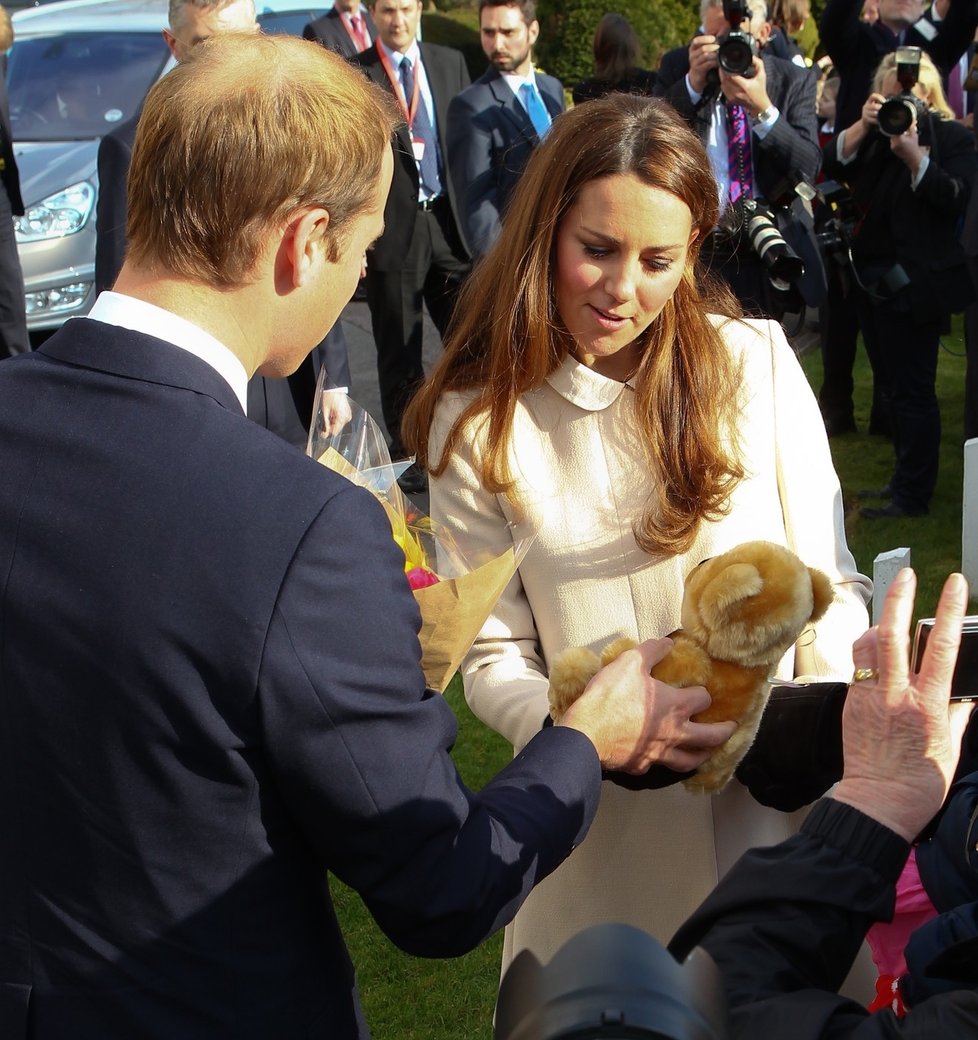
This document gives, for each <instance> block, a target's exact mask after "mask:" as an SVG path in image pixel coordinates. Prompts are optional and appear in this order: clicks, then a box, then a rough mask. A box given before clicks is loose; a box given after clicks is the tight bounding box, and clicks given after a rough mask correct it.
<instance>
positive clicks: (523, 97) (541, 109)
mask: <svg viewBox="0 0 978 1040" xmlns="http://www.w3.org/2000/svg"><path fill="white" fill-rule="evenodd" d="M520 101H522V102H523V107H524V108H525V109H526V114H527V115H528V116H529V117H530V122H531V123H532V124H533V129H534V130H536V132H537V136H538V137H543V135H544V134H545V133H546V132H547V131H548V130H549V129H550V113H549V112H548V111H547V106H546V105H545V104H544V103H543V98H542V97H540V91H539V90H537V85H536V83H524V84H523V85H522V86H521V87H520Z"/></svg>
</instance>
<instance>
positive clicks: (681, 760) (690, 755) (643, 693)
mask: <svg viewBox="0 0 978 1040" xmlns="http://www.w3.org/2000/svg"><path fill="white" fill-rule="evenodd" d="M671 648H672V640H671V639H650V640H648V641H647V642H645V643H641V644H639V646H637V647H636V648H635V649H634V650H629V651H627V652H626V653H624V654H622V655H621V656H620V657H618V658H616V659H615V660H614V661H612V662H611V663H610V664H607V665H605V667H604V668H602V669H601V671H599V672H598V673H597V675H595V676H594V678H593V679H592V680H591V681H590V682H589V683H588V685H587V686H586V687H585V690H584V693H582V694H581V696H580V697H579V698H578V700H576V701H575V702H574V703H573V704H572V705H571V706H570V707H569V708H568V709H567V711H565V712H564V714H563V716H562V718H561V720H560V722H559V723H557V725H559V726H570V727H571V728H572V729H577V730H580V731H581V732H582V733H584V734H585V735H586V736H587V737H589V738H590V739H591V742H592V743H593V744H594V746H595V748H596V749H597V752H598V758H599V759H600V760H601V765H602V766H604V768H605V769H616V770H622V771H624V772H626V773H636V774H637V773H645V772H648V770H649V768H650V767H651V766H653V765H656V764H658V765H663V766H667V767H668V768H669V769H674V770H676V772H680V773H685V772H688V771H689V770H692V769H695V768H696V767H697V766H699V765H700V764H701V763H703V762H705V761H706V759H707V758H708V757H709V755H710V752H711V751H713V750H714V749H715V748H718V747H719V746H720V745H721V744H723V743H724V742H725V741H727V740H729V739H730V737H731V736H732V735H733V733H734V731H735V730H736V728H737V725H736V723H734V722H713V723H706V722H691V721H690V717H691V716H693V715H696V714H698V713H699V712H701V711H703V710H704V709H706V708H708V707H709V706H710V695H709V694H708V693H707V692H706V690H705V689H703V687H702V686H690V687H686V688H685V689H681V690H679V689H675V688H674V687H672V686H667V685H666V684H665V683H661V682H659V681H657V680H656V679H653V678H652V676H651V675H650V674H649V673H650V672H651V670H652V667H653V665H655V664H657V663H658V662H659V661H661V660H662V658H663V657H665V655H666V654H667V653H668V652H669V650H670V649H671Z"/></svg>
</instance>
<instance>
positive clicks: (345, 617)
mask: <svg viewBox="0 0 978 1040" xmlns="http://www.w3.org/2000/svg"><path fill="white" fill-rule="evenodd" d="M340 546H342V547H343V551H340V550H339V548H338V547H340ZM371 618H372V619H377V618H383V622H384V623H383V624H376V623H371V622H370V621H369V620H368V619H371ZM418 624H419V618H418V613H417V607H416V604H415V602H414V599H413V597H412V595H411V593H410V590H409V589H408V586H407V583H406V581H405V580H404V576H403V560H402V559H401V558H400V550H398V549H397V547H396V546H395V545H394V543H393V541H392V539H391V536H390V527H389V523H388V521H387V519H386V516H385V515H384V514H383V513H382V512H381V510H380V508H379V507H378V506H377V504H376V503H375V502H374V501H373V500H372V499H370V498H369V497H368V496H366V495H365V494H364V493H363V492H362V491H360V490H358V489H355V488H353V487H351V488H349V489H347V490H345V491H343V492H341V493H340V494H338V495H336V496H334V497H333V499H331V500H330V501H329V502H328V503H327V505H326V507H325V509H324V511H323V513H322V515H320V517H319V518H318V519H317V520H316V521H315V522H314V523H313V524H312V525H311V527H310V529H309V532H308V535H307V536H306V538H305V539H304V541H303V543H302V544H301V546H300V549H299V551H298V552H297V554H296V556H295V558H294V560H293V563H292V566H291V568H290V571H289V573H288V574H287V577H286V579H285V581H284V583H283V585H282V588H281V592H280V595H279V599H278V604H277V607H276V610H275V612H274V615H273V618H272V621H271V624H270V628H269V632H268V637H267V651H266V653H265V655H264V664H263V666H262V670H261V674H260V676H259V697H260V701H261V711H262V717H263V720H264V729H265V733H266V736H267V746H268V753H269V757H270V763H271V764H270V768H271V771H272V773H273V777H274V779H275V780H276V781H277V785H278V787H279V788H280V789H281V791H282V792H283V793H284V796H285V799H286V803H287V805H288V806H289V809H290V811H291V813H292V814H293V816H294V817H295V818H296V819H297V820H298V822H299V824H300V826H301V827H302V828H303V830H304V831H305V833H306V835H307V836H308V840H309V841H310V842H311V843H312V845H313V846H314V847H315V848H316V849H317V850H318V852H319V854H320V856H321V859H322V862H323V865H324V867H326V868H328V869H329V870H331V871H333V872H334V873H335V874H336V876H337V877H339V878H340V879H341V880H343V881H344V882H345V883H347V884H348V885H350V886H352V887H353V888H355V889H356V890H357V891H358V892H359V893H360V895H361V897H362V898H363V900H364V902H365V903H366V905H367V907H368V908H369V909H370V911H371V913H372V914H373V915H374V917H375V918H376V920H377V922H378V924H379V925H380V926H381V927H382V928H383V930H384V931H385V932H386V933H387V935H388V936H390V938H391V939H392V940H393V941H394V942H396V943H397V944H398V945H400V946H401V947H402V948H403V949H405V950H407V951H408V952H410V953H413V954H416V955H422V956H453V955H457V954H460V953H463V952H465V951H466V950H468V949H471V948H472V947H474V946H475V945H476V944H478V943H479V942H480V941H482V940H483V939H484V938H485V937H486V936H488V935H490V934H491V933H492V932H493V931H495V930H496V929H497V928H499V927H500V926H502V925H503V924H505V923H506V922H507V921H508V920H509V919H510V918H511V917H512V916H513V914H514V913H515V911H516V909H517V908H518V906H519V904H520V903H521V902H522V900H523V899H524V898H525V896H526V895H527V893H528V892H529V890H530V888H531V886H532V885H533V884H535V883H536V882H537V881H538V880H540V879H541V878H542V877H544V876H545V875H546V874H547V873H549V872H550V871H551V870H553V869H554V867H556V866H557V864H558V863H559V862H560V861H561V860H562V859H563V858H564V857H565V856H566V855H567V854H568V853H569V852H570V850H571V849H572V848H573V847H574V845H575V844H576V843H577V842H578V841H580V840H581V838H582V837H583V835H584V833H585V832H586V830H587V827H588V825H589V823H590V820H591V818H592V816H593V814H594V811H595V809H596V806H597V799H598V791H599V788H600V768H599V764H598V760H597V755H596V754H595V751H594V748H593V745H592V744H591V742H590V741H589V740H588V739H587V738H586V737H584V736H583V735H582V734H580V733H577V732H573V731H570V730H567V729H564V728H557V729H554V730H550V731H548V732H546V733H542V734H541V735H540V737H539V739H537V740H536V741H534V742H533V745H532V746H530V747H528V748H526V749H525V753H524V754H522V755H520V756H518V757H517V758H516V759H515V760H514V761H513V762H512V763H511V764H510V765H509V766H508V767H507V768H506V769H505V770H503V772H502V773H501V774H500V775H499V776H497V777H496V778H495V779H494V780H492V781H491V782H490V783H489V784H488V785H486V787H485V788H483V790H482V791H481V792H480V793H479V794H478V795H476V794H474V793H472V792H471V791H469V790H467V789H466V787H465V786H464V785H463V783H462V782H461V780H460V778H459V777H458V774H457V773H456V771H455V768H454V765H453V764H452V759H451V757H450V754H449V752H450V749H451V747H452V744H453V743H454V741H455V736H456V724H455V719H454V716H453V715H452V713H451V710H450V709H449V708H448V706H447V704H446V703H445V701H444V699H443V698H442V697H441V696H439V695H437V694H434V693H432V692H431V691H426V690H425V689H424V679H423V676H422V674H421V671H420V668H419V665H418V661H419V650H418V643H417V636H416V632H417V629H418Z"/></svg>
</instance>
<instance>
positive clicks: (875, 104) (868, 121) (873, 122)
mask: <svg viewBox="0 0 978 1040" xmlns="http://www.w3.org/2000/svg"><path fill="white" fill-rule="evenodd" d="M885 101H886V98H885V97H883V95H882V94H870V95H869V97H868V98H866V100H865V101H864V102H863V110H862V113H861V114H860V117H859V122H860V123H861V124H862V127H863V129H864V130H865V131H867V132H868V131H869V130H872V129H873V127H874V126H879V125H880V118H879V117H880V109H881V108H882V107H883V103H884V102H885Z"/></svg>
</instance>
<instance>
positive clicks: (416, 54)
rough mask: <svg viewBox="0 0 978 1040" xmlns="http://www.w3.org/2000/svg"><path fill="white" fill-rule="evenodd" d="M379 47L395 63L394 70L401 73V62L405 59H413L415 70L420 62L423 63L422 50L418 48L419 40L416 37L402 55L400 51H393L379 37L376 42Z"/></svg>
mask: <svg viewBox="0 0 978 1040" xmlns="http://www.w3.org/2000/svg"><path fill="white" fill-rule="evenodd" d="M374 42H375V43H376V44H377V46H378V47H380V48H382V49H383V51H384V53H385V54H386V55H387V57H388V58H390V60H391V61H392V62H393V63H394V68H395V69H397V70H398V72H400V69H401V62H402V61H403V60H404V59H405V58H410V59H411V64H412V66H413V67H414V68H417V67H418V62H419V61H421V49H420V48H419V47H418V40H417V37H415V38H414V39H413V40H412V41H411V46H410V47H408V49H407V50H406V51H405V52H404V53H403V54H402V53H401V52H400V51H392V50H391V49H390V47H388V46H387V44H386V43H384V41H383V40H382V39H381V38H380V37H379V36H378V37H377V39H376V40H375V41H374Z"/></svg>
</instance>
